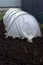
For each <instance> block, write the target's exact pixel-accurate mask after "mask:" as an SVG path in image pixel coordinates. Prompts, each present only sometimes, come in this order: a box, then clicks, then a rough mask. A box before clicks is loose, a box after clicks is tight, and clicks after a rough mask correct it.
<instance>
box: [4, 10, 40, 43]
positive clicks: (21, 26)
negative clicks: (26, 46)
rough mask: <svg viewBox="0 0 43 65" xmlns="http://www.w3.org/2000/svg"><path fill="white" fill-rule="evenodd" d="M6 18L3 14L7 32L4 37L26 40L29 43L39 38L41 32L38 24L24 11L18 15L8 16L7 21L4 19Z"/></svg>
mask: <svg viewBox="0 0 43 65" xmlns="http://www.w3.org/2000/svg"><path fill="white" fill-rule="evenodd" d="M12 13H14V12H12ZM12 13H11V14H12ZM11 14H10V15H11ZM10 15H9V16H10ZM6 16H7V15H6V14H5V17H4V21H5V20H6V21H5V22H7V21H8V23H7V26H6V28H5V29H6V31H7V32H6V37H8V36H12V37H13V38H15V37H19V38H27V39H28V41H29V42H32V39H33V38H34V37H37V36H39V37H40V36H41V31H40V28H39V25H38V22H37V20H36V19H35V17H33V16H32V15H31V14H29V13H26V12H24V11H19V12H18V13H16V14H13V15H12V16H10V17H9V18H8V19H7V18H6ZM4 21H3V22H4ZM4 24H6V23H4Z"/></svg>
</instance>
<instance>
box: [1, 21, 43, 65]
mask: <svg viewBox="0 0 43 65" xmlns="http://www.w3.org/2000/svg"><path fill="white" fill-rule="evenodd" d="M5 32H6V31H5V29H4V24H3V21H2V20H1V21H0V65H43V34H42V37H41V38H40V37H37V38H34V39H33V43H30V42H28V41H27V39H26V38H24V39H20V38H15V39H13V38H12V37H8V38H7V39H6V37H5V34H4V33H5Z"/></svg>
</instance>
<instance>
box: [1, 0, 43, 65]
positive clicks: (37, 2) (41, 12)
mask: <svg viewBox="0 0 43 65" xmlns="http://www.w3.org/2000/svg"><path fill="white" fill-rule="evenodd" d="M9 8H11V9H10V11H8V12H7V10H9ZM16 8H17V9H16ZM19 9H20V10H19ZM21 9H22V10H21ZM19 11H20V13H19V14H21V12H22V13H25V15H22V16H20V17H21V18H20V17H17V19H16V18H15V15H16V13H17V12H19ZM6 12H7V15H8V16H7V15H6ZM15 12H16V13H15ZM14 13H15V14H14ZM27 13H28V14H27ZM9 14H10V15H9ZM13 14H14V16H13ZM26 14H27V15H26ZM29 14H31V15H33V17H31V16H29ZM4 16H5V19H4ZM29 17H30V18H29ZM34 17H35V18H34ZM11 18H12V19H11ZM14 18H15V19H16V20H15V21H14V20H13V19H14ZM33 19H34V21H33ZM30 20H31V21H32V22H33V24H32V22H30ZM35 20H36V21H37V23H38V24H39V30H38V28H37V27H38V26H37V23H36V24H35ZM12 21H13V23H12ZM4 22H5V23H4ZM6 22H7V24H6ZM10 22H11V23H12V24H13V25H12V24H11V23H10ZM26 22H27V23H26ZM9 23H10V24H11V25H9ZM28 23H29V25H28ZM30 23H31V24H32V26H31V24H30ZM5 24H6V25H5ZM15 24H16V25H15ZM19 24H22V25H23V26H22V25H20V27H19ZM14 25H15V26H16V27H15V26H14ZM17 25H18V27H17ZM34 25H35V27H34ZM5 27H6V28H5ZM14 27H15V28H14ZM21 27H22V29H21ZM29 27H30V28H29ZM18 28H19V29H18ZM33 28H34V29H33ZM35 28H36V30H35ZM24 29H26V31H25V30H24ZM30 29H31V31H32V29H33V30H34V31H32V32H33V33H34V34H35V33H37V35H38V33H40V32H41V36H40V35H39V36H40V37H34V38H32V42H30V41H29V40H28V39H27V38H22V37H20V38H19V36H18V37H16V38H13V37H12V36H10V33H9V35H7V34H8V33H7V34H6V32H7V30H8V31H9V32H11V31H12V32H14V31H15V30H16V31H17V33H19V34H20V32H21V30H24V31H25V32H29V30H30ZM12 32H11V34H13V33H12ZM22 32H23V31H22ZM14 33H15V34H16V32H14ZM23 33H24V32H23ZM30 34H31V33H30ZM30 34H29V35H30ZM20 35H21V34H20ZM32 35H33V34H32ZM13 36H14V34H13ZM22 36H23V35H22ZM27 37H29V36H27ZM0 65H43V0H0Z"/></svg>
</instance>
